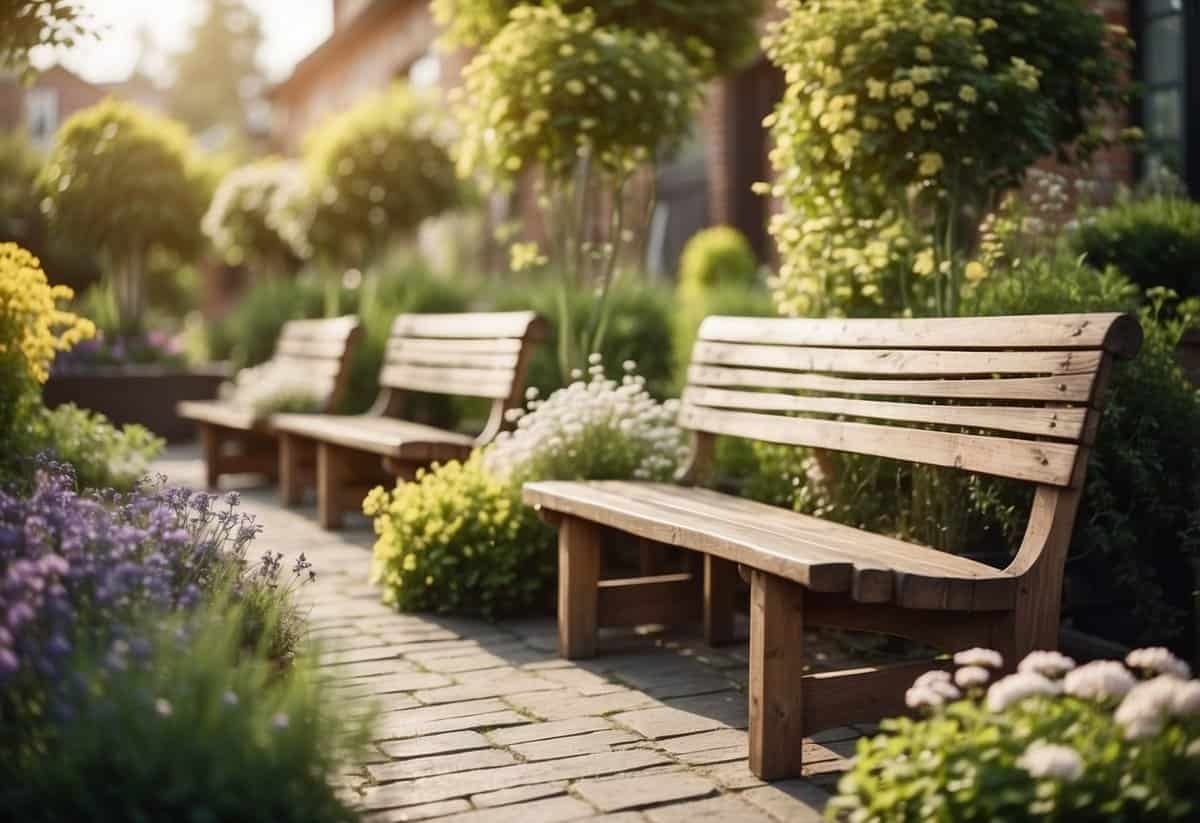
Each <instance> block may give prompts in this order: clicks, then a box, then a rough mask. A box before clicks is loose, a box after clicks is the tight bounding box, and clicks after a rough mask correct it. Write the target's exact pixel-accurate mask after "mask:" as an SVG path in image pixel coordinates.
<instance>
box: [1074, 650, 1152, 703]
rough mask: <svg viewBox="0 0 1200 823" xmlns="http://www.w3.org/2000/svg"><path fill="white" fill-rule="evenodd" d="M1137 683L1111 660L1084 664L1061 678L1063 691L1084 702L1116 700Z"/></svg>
mask: <svg viewBox="0 0 1200 823" xmlns="http://www.w3.org/2000/svg"><path fill="white" fill-rule="evenodd" d="M1136 682H1137V681H1136V680H1134V678H1133V675H1132V674H1130V673H1129V669H1127V668H1125V667H1124V666H1122V665H1121V664H1120V663H1117V662H1116V661H1113V660H1097V661H1095V662H1092V663H1085V664H1084V665H1082V666H1080V667H1079V668H1077V669H1074V670H1073V671H1070V672H1068V673H1067V676H1066V677H1064V678H1063V691H1065V692H1066V693H1067V694H1069V695H1072V696H1074V697H1081V698H1084V699H1086V700H1118V699H1120V698H1122V697H1124V696H1125V695H1126V694H1128V693H1129V690H1130V689H1132V688H1133V687H1134V684H1135V683H1136Z"/></svg>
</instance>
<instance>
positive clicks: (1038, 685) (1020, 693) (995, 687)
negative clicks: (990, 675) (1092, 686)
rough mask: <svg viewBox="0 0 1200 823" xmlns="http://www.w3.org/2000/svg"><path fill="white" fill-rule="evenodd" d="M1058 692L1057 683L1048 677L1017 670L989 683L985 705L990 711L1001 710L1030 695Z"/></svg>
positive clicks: (1052, 694) (1046, 694)
mask: <svg viewBox="0 0 1200 823" xmlns="http://www.w3.org/2000/svg"><path fill="white" fill-rule="evenodd" d="M1058 692H1059V686H1058V684H1057V683H1055V682H1054V681H1053V680H1051V679H1050V678H1048V677H1045V676H1043V675H1040V674H1036V673H1035V672H1017V673H1016V674H1010V675H1009V676H1008V677H1002V678H1000V679H999V680H997V681H996V682H995V683H993V684H992V685H991V687H990V688H989V689H988V690H987V707H988V711H990V712H1002V711H1004V710H1005V709H1007V708H1009V707H1010V706H1015V705H1017V704H1018V703H1020V702H1021V701H1023V700H1026V699H1028V698H1030V697H1036V696H1038V695H1041V696H1043V697H1054V696H1055V695H1056V694H1058Z"/></svg>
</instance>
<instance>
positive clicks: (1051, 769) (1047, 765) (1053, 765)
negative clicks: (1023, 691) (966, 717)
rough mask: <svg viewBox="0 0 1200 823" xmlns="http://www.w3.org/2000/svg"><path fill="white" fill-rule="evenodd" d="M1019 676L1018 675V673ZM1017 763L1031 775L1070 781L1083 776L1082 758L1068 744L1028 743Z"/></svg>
mask: <svg viewBox="0 0 1200 823" xmlns="http://www.w3.org/2000/svg"><path fill="white" fill-rule="evenodd" d="M1018 676H1019V675H1018ZM1017 765H1018V766H1020V767H1021V768H1022V769H1024V770H1025V771H1027V772H1029V774H1030V775H1031V776H1032V777H1036V778H1049V779H1052V780H1063V781H1066V782H1068V783H1069V782H1071V781H1074V780H1078V779H1079V778H1080V777H1082V776H1083V758H1082V757H1080V756H1079V752H1077V751H1075V749H1073V748H1071V747H1070V746H1059V745H1056V744H1053V743H1046V742H1043V741H1039V742H1037V743H1032V744H1030V746H1029V748H1027V749H1026V750H1025V753H1024V754H1022V755H1021V756H1020V758H1018V759H1017Z"/></svg>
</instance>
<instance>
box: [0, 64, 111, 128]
mask: <svg viewBox="0 0 1200 823" xmlns="http://www.w3.org/2000/svg"><path fill="white" fill-rule="evenodd" d="M108 94H109V90H108V89H107V88H105V87H104V86H101V85H97V84H95V83H89V82H87V81H86V80H84V79H82V78H81V77H79V76H78V75H76V74H74V73H73V72H71V71H68V70H67V69H65V68H63V67H62V66H57V65H56V66H51V67H50V68H48V69H46V70H45V71H43V72H39V73H38V75H37V77H36V78H35V79H34V80H33V82H32V83H30V84H28V85H26V84H25V83H24V82H23V81H22V80H21V78H20V77H17V76H15V75H7V76H0V131H7V132H11V131H24V132H25V133H26V134H27V135H28V137H29V139H30V141H31V142H32V143H33V144H34V145H35V146H38V147H39V148H43V149H44V148H46V147H47V146H49V145H50V141H51V140H53V138H54V133H55V132H56V131H58V127H59V126H60V125H62V123H63V121H65V120H66V119H67V118H68V117H70V116H71V115H72V114H74V113H75V112H77V111H79V110H80V109H85V108H87V107H88V106H91V105H94V104H96V103H99V102H100V101H101V100H103V99H104V98H105V97H107V96H108Z"/></svg>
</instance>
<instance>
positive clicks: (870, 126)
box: [862, 114, 879, 131]
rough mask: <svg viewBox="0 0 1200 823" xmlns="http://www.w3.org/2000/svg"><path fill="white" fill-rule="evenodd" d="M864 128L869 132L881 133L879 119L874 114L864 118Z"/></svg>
mask: <svg viewBox="0 0 1200 823" xmlns="http://www.w3.org/2000/svg"><path fill="white" fill-rule="evenodd" d="M862 122H863V128H864V129H866V130H867V131H879V118H878V117H876V116H875V115H873V114H868V115H867V116H866V117H864V118H863V121H862Z"/></svg>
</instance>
